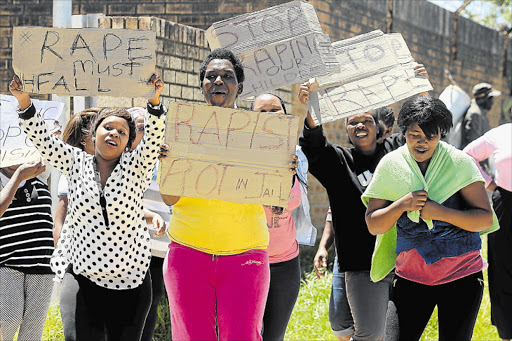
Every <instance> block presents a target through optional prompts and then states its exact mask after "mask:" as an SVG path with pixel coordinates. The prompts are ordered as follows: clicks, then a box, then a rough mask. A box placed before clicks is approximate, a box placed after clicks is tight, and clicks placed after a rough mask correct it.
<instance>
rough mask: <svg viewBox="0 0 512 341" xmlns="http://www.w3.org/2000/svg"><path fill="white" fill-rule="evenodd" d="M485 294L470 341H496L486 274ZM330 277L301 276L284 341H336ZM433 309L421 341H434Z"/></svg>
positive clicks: (435, 337)
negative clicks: (330, 301)
mask: <svg viewBox="0 0 512 341" xmlns="http://www.w3.org/2000/svg"><path fill="white" fill-rule="evenodd" d="M484 279H485V291H484V297H483V299H482V304H481V306H480V311H479V313H478V318H477V321H476V325H475V329H474V331H473V340H485V341H492V340H500V338H499V336H498V333H497V331H496V328H495V327H494V326H492V325H491V304H490V302H489V290H488V289H487V287H488V284H487V271H484ZM331 283H332V273H328V274H327V275H326V277H325V278H322V279H321V280H317V279H316V275H315V274H314V272H311V273H308V274H306V275H305V280H304V281H303V282H302V285H301V288H300V294H299V297H298V299H297V303H296V304H295V308H294V310H293V314H292V317H291V319H290V323H289V324H288V329H287V330H286V337H285V340H334V341H335V340H336V337H335V336H334V335H333V333H332V331H331V326H330V324H329V316H328V314H329V295H330V292H331ZM438 339H439V336H438V325H437V308H436V310H435V311H434V313H433V314H432V317H431V318H430V321H429V323H428V325H427V327H426V328H425V331H424V333H423V336H422V338H421V340H422V341H427V340H438Z"/></svg>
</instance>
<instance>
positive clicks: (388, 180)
mask: <svg viewBox="0 0 512 341" xmlns="http://www.w3.org/2000/svg"><path fill="white" fill-rule="evenodd" d="M477 181H481V182H484V183H485V180H484V178H483V177H482V175H481V174H480V171H479V170H478V168H477V166H476V163H475V160H474V159H473V158H472V157H470V156H469V155H467V154H466V153H464V152H462V151H460V150H458V149H456V148H455V147H453V146H451V145H449V144H447V143H445V142H443V141H439V143H438V144H437V147H436V150H435V151H434V155H433V156H432V159H431V160H430V164H429V165H428V168H427V172H426V173H425V177H423V174H422V173H421V170H420V168H419V166H418V164H417V162H416V160H414V158H413V157H412V155H411V154H410V153H409V150H408V149H407V145H404V146H402V147H400V148H398V149H397V150H395V151H393V152H391V153H388V154H386V155H385V156H384V157H383V158H382V159H381V160H380V162H379V164H378V166H377V169H375V174H373V178H372V181H371V182H370V185H369V186H368V188H367V189H366V191H365V192H364V193H363V195H362V196H361V199H362V200H363V203H364V204H365V205H366V206H368V202H369V201H370V198H376V199H384V200H388V201H396V200H398V199H400V198H402V197H403V196H405V195H406V194H408V193H410V192H413V191H418V190H422V189H423V190H425V191H427V192H428V197H429V199H430V200H433V201H435V202H437V203H440V204H441V203H443V202H444V201H446V199H448V198H449V197H451V196H452V195H453V194H455V193H457V192H458V191H460V190H461V189H462V188H464V187H466V186H467V185H469V184H472V183H473V182H477ZM407 216H408V218H409V219H410V220H411V221H414V222H419V221H420V211H411V212H407ZM425 223H426V224H427V226H428V228H429V229H431V228H432V227H433V224H432V221H431V220H430V219H425ZM498 228H499V225H498V219H497V218H496V215H495V214H494V211H493V225H492V228H491V229H489V230H487V231H483V232H480V234H485V233H489V232H493V231H496V230H497V229H498ZM395 250H396V225H395V226H393V228H392V229H391V230H389V231H388V232H386V233H384V234H381V235H378V236H377V241H376V243H375V248H374V251H373V256H372V268H371V272H370V276H371V278H372V280H373V281H374V282H378V281H380V280H381V279H383V278H384V277H386V275H387V274H388V273H389V272H390V271H391V270H393V268H394V267H395V260H396V257H397V255H396V252H395Z"/></svg>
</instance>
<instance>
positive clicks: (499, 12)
mask: <svg viewBox="0 0 512 341" xmlns="http://www.w3.org/2000/svg"><path fill="white" fill-rule="evenodd" d="M479 1H482V2H486V3H488V5H489V11H488V13H487V14H486V15H481V14H479V13H475V12H474V11H471V7H470V6H468V7H466V8H465V9H464V10H463V11H462V15H463V16H464V17H466V18H469V19H471V20H473V21H476V22H478V23H480V24H482V25H485V26H488V27H491V28H494V29H497V30H502V31H504V30H505V31H506V30H507V28H506V27H508V29H510V27H511V23H512V0H479ZM474 2H476V1H474Z"/></svg>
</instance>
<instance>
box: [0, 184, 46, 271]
mask: <svg viewBox="0 0 512 341" xmlns="http://www.w3.org/2000/svg"><path fill="white" fill-rule="evenodd" d="M1 178H2V179H1V180H2V185H0V189H1V188H2V187H3V186H4V185H6V184H7V181H9V179H7V178H6V177H3V176H1ZM51 208H52V199H51V195H50V191H49V190H48V186H47V185H46V184H44V183H43V182H42V181H41V180H39V179H38V178H32V179H29V180H27V181H26V182H25V184H24V185H23V186H20V187H19V188H18V190H17V191H16V195H15V196H14V198H13V201H12V202H11V204H10V205H9V207H8V208H7V210H6V211H5V212H4V214H3V216H2V217H0V266H8V267H11V268H14V269H16V270H19V271H22V272H25V273H30V274H51V273H52V270H51V269H50V257H51V255H52V253H53V249H54V248H53V234H52V231H53V220H52V212H51Z"/></svg>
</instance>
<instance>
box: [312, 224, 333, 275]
mask: <svg viewBox="0 0 512 341" xmlns="http://www.w3.org/2000/svg"><path fill="white" fill-rule="evenodd" d="M333 243H334V228H333V226H332V221H330V220H326V221H325V226H324V231H323V232H322V239H320V245H318V251H317V252H316V255H315V258H314V260H313V265H314V269H315V273H316V277H317V278H318V279H320V277H323V276H324V274H323V273H322V272H321V270H320V269H321V268H326V267H327V260H328V251H329V249H330V248H331V246H332V244H333Z"/></svg>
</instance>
